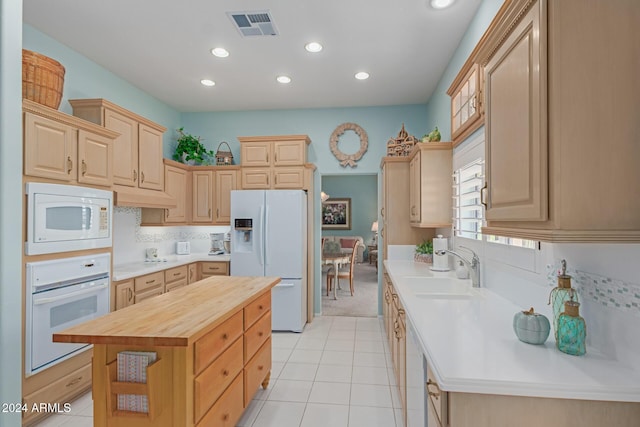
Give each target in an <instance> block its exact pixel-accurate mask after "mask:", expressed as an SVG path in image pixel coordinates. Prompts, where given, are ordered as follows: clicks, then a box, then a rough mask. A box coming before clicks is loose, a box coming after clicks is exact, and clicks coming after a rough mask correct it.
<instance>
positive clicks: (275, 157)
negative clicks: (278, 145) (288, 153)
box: [273, 152, 278, 163]
mask: <svg viewBox="0 0 640 427" xmlns="http://www.w3.org/2000/svg"><path fill="white" fill-rule="evenodd" d="M273 161H274V162H276V163H278V153H277V152H276V153H273Z"/></svg>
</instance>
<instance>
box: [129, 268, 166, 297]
mask: <svg viewBox="0 0 640 427" xmlns="http://www.w3.org/2000/svg"><path fill="white" fill-rule="evenodd" d="M133 283H134V284H133V288H134V290H135V291H136V292H142V291H146V290H149V289H152V288H156V287H158V286H164V272H163V271H158V272H157V273H151V274H146V275H144V276H140V277H136V278H135V280H134V282H133ZM160 293H162V292H160Z"/></svg>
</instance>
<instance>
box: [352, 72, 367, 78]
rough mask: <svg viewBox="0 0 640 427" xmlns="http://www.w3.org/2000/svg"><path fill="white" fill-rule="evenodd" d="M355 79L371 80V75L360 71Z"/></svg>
mask: <svg viewBox="0 0 640 427" xmlns="http://www.w3.org/2000/svg"><path fill="white" fill-rule="evenodd" d="M354 77H355V78H356V79H358V80H367V79H368V78H369V73H366V72H364V71H360V72H359V73H356V75H355V76H354Z"/></svg>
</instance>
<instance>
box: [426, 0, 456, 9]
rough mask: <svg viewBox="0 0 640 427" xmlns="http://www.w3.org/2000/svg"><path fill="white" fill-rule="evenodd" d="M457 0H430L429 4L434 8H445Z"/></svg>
mask: <svg viewBox="0 0 640 427" xmlns="http://www.w3.org/2000/svg"><path fill="white" fill-rule="evenodd" d="M454 1H455V0H429V4H430V5H431V7H432V8H434V9H444V8H447V7H449V6H451V5H452V4H453V2H454Z"/></svg>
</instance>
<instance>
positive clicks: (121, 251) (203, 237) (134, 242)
mask: <svg viewBox="0 0 640 427" xmlns="http://www.w3.org/2000/svg"><path fill="white" fill-rule="evenodd" d="M113 218H114V221H113V222H114V232H113V248H114V252H113V255H114V261H113V262H114V264H116V265H118V264H126V263H129V262H138V261H144V257H145V255H144V254H145V249H147V248H150V247H156V248H158V254H159V256H160V257H161V258H162V257H166V256H171V255H175V243H176V242H177V241H189V242H191V252H192V253H198V252H208V251H209V246H210V242H211V240H210V237H209V233H226V232H228V231H229V227H228V226H227V227H224V226H223V227H220V226H186V225H185V226H165V227H146V226H145V227H143V226H141V225H140V222H141V219H142V210H141V209H140V208H133V207H119V206H116V207H114V215H113Z"/></svg>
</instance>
